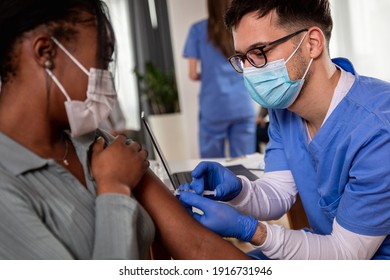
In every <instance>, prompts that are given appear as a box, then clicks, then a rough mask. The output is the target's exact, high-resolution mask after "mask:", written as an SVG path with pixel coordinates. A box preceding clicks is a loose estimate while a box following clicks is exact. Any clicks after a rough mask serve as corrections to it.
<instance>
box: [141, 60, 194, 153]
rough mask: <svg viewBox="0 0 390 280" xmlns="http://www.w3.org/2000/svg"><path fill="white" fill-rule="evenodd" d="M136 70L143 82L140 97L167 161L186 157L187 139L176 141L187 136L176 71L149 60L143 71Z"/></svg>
mask: <svg viewBox="0 0 390 280" xmlns="http://www.w3.org/2000/svg"><path fill="white" fill-rule="evenodd" d="M134 72H135V74H136V76H137V78H138V81H139V82H140V87H141V98H143V99H144V101H146V102H144V103H146V104H147V106H148V109H149V115H148V116H147V118H148V121H149V124H150V126H151V128H152V130H153V134H155V136H156V138H157V139H158V142H159V146H160V147H161V149H162V150H163V151H164V155H165V157H166V158H167V159H168V160H171V159H183V158H185V155H186V149H187V147H186V141H182V144H181V145H178V144H177V139H184V138H185V134H184V121H183V116H182V114H181V113H180V106H179V94H178V90H177V87H176V79H175V75H174V73H173V71H172V72H170V73H168V74H167V73H164V72H163V71H162V70H160V69H158V68H157V67H155V66H154V65H153V64H152V63H150V62H147V63H146V64H145V71H144V73H143V74H141V73H140V71H138V70H135V71H134Z"/></svg>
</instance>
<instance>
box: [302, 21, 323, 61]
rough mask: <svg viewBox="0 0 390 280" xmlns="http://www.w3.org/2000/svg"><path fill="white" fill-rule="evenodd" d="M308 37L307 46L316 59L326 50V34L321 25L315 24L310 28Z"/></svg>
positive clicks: (311, 55)
mask: <svg viewBox="0 0 390 280" xmlns="http://www.w3.org/2000/svg"><path fill="white" fill-rule="evenodd" d="M307 37H308V44H307V45H306V46H307V47H308V50H309V54H310V57H311V58H313V59H316V58H318V57H319V56H320V55H321V54H322V53H323V52H324V50H326V47H325V46H326V40H325V35H324V33H323V32H322V30H321V29H320V28H319V27H316V26H314V27H311V28H310V29H309V31H308V34H307Z"/></svg>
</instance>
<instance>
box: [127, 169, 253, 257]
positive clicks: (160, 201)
mask: <svg viewBox="0 0 390 280" xmlns="http://www.w3.org/2000/svg"><path fill="white" fill-rule="evenodd" d="M133 192H134V195H135V196H136V198H137V200H138V201H139V202H140V203H141V204H142V206H143V207H144V208H145V209H146V210H147V211H148V213H149V215H150V216H151V217H152V219H153V221H154V223H155V226H156V229H157V234H158V237H157V238H158V240H159V241H160V242H161V243H162V244H163V245H164V246H165V248H166V249H167V250H168V251H169V253H170V255H171V256H172V258H174V259H192V260H196V259H249V257H248V256H247V255H246V254H245V253H243V252H242V251H241V250H239V249H237V248H236V247H235V246H233V245H232V244H230V243H229V242H227V241H226V240H224V239H222V238H221V237H220V236H219V235H217V234H215V233H214V232H212V231H210V230H208V229H206V228H205V227H203V226H202V225H201V224H200V223H198V222H197V221H196V220H195V219H194V218H192V217H191V216H190V215H189V213H187V211H186V210H185V209H184V207H183V206H182V205H181V204H180V202H179V201H178V200H177V199H176V198H175V197H174V196H173V195H172V194H171V192H170V191H169V190H168V189H167V188H166V186H165V185H164V184H163V183H162V182H161V181H160V179H159V178H158V177H157V176H156V175H155V174H154V173H153V172H152V171H151V170H148V172H147V173H146V175H145V176H144V178H143V179H142V180H141V182H140V184H139V186H138V187H137V188H136V189H135V190H134V191H133Z"/></svg>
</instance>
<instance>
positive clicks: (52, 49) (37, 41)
mask: <svg viewBox="0 0 390 280" xmlns="http://www.w3.org/2000/svg"><path fill="white" fill-rule="evenodd" d="M32 47H33V52H34V58H35V60H36V62H37V63H38V64H39V65H40V66H41V67H43V68H47V69H53V68H54V58H55V55H56V45H55V43H54V42H53V40H52V39H51V36H50V35H48V34H42V35H38V36H36V37H35V38H34V39H33V41H32Z"/></svg>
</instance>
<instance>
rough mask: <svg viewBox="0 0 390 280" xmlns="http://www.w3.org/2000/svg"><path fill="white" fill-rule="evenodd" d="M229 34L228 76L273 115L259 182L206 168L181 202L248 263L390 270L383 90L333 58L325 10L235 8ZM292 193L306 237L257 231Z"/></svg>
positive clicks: (298, 4)
mask: <svg viewBox="0 0 390 280" xmlns="http://www.w3.org/2000/svg"><path fill="white" fill-rule="evenodd" d="M225 23H226V25H227V26H228V28H229V29H231V30H232V32H233V38H234V46H235V54H234V55H233V56H232V57H231V58H230V59H229V60H230V62H231V64H232V66H233V67H234V68H235V69H236V71H237V72H240V73H242V75H243V79H244V80H245V84H246V87H247V89H248V91H249V94H250V95H251V97H252V98H253V99H254V100H255V101H256V102H258V103H259V104H260V105H261V106H263V107H266V108H268V110H269V118H270V124H269V138H270V140H269V143H268V146H267V149H266V154H265V174H264V175H263V176H262V177H261V178H260V179H258V180H257V181H255V182H250V181H249V180H248V179H246V178H245V177H240V176H239V177H237V176H235V175H234V174H232V173H231V172H230V171H228V170H227V169H225V168H224V167H222V166H221V165H220V164H218V163H212V162H202V163H200V164H199V165H198V166H197V167H196V168H195V169H194V170H193V172H192V175H193V177H194V179H193V182H192V183H191V185H185V186H181V189H182V190H186V189H187V188H192V189H194V190H195V192H196V193H191V192H182V193H181V195H180V200H181V202H182V203H183V204H184V205H185V206H187V207H188V208H189V206H195V207H196V208H198V209H200V210H202V211H203V213H204V214H203V215H200V214H198V213H199V212H197V213H195V212H194V213H192V215H193V216H194V217H195V218H196V219H197V220H198V221H199V222H200V223H202V224H203V225H205V226H206V227H208V228H210V229H212V230H213V231H215V232H216V233H218V234H220V235H222V236H227V237H228V236H230V237H236V238H238V239H240V240H243V241H249V242H251V243H252V244H253V245H254V246H255V247H256V250H255V251H254V252H251V253H250V255H251V256H253V257H255V258H272V259H390V237H389V233H390V164H389V160H390V84H389V83H387V82H384V81H381V80H378V79H375V78H370V77H365V76H360V75H359V74H358V73H357V72H356V71H355V70H354V67H353V65H352V64H351V62H350V61H348V60H347V59H345V58H336V59H331V58H330V54H329V41H330V37H331V32H332V25H333V23H332V17H331V11H330V7H329V2H328V0H290V1H282V0H263V1H254V0H233V2H232V6H231V8H230V9H229V10H228V12H227V13H226V17H225ZM372 47H374V46H372ZM204 189H211V190H213V189H215V190H216V195H215V197H212V199H209V198H206V197H202V196H200V195H198V194H200V193H202V192H203V190H204ZM298 193H299V195H300V197H301V200H302V204H303V206H304V209H305V212H306V215H307V218H308V221H309V223H310V229H305V230H290V229H286V228H283V227H280V226H277V225H269V224H267V223H265V222H263V221H267V220H274V219H277V218H279V217H281V216H282V215H283V214H284V213H286V212H287V211H288V210H289V209H290V208H291V206H292V205H293V203H294V202H295V199H296V196H297V194H298ZM216 200H221V201H224V202H228V203H220V202H218V201H216ZM228 204H230V205H228ZM232 206H233V207H232ZM189 209H190V208H189Z"/></svg>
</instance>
